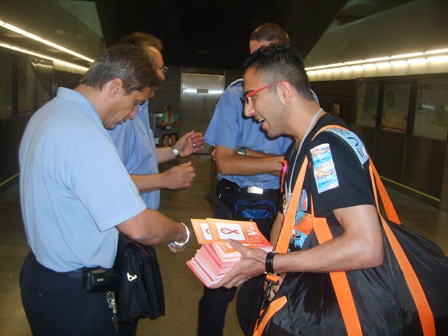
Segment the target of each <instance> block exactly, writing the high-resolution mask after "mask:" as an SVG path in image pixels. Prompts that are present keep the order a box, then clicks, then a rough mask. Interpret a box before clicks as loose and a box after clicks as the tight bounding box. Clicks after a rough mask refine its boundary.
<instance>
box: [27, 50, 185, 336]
mask: <svg viewBox="0 0 448 336" xmlns="http://www.w3.org/2000/svg"><path fill="white" fill-rule="evenodd" d="M159 82H160V79H159V78H158V76H157V75H156V73H155V72H154V69H153V66H152V64H151V62H149V60H148V57H147V54H146V53H145V52H144V51H143V50H142V49H141V48H137V47H134V46H130V45H123V46H117V47H113V48H110V49H108V50H106V51H105V52H104V53H102V54H101V55H100V56H99V58H98V59H97V60H96V61H95V62H94V63H93V64H92V66H91V68H90V70H89V71H88V72H87V73H86V75H85V76H84V77H83V79H82V80H81V84H80V85H78V86H77V87H76V88H75V89H74V90H69V89H64V88H60V89H59V91H58V95H57V97H56V98H54V99H53V100H51V101H50V102H48V103H47V104H45V105H44V106H43V107H42V108H41V109H40V110H38V111H37V112H36V113H35V114H34V115H33V116H32V118H31V119H30V121H29V123H28V125H27V127H26V130H25V133H24V135H23V138H22V141H21V144H20V150H19V162H20V170H21V171H20V197H21V206H22V215H23V220H24V224H25V231H26V234H27V239H28V243H29V245H30V247H31V252H30V253H29V255H28V257H27V258H26V260H25V262H24V264H23V266H22V271H21V276H20V288H21V294H22V303H23V306H24V309H25V312H26V315H27V318H28V321H29V324H30V327H31V330H32V332H33V335H45V336H51V335H55V336H56V335H58V336H59V335H73V336H78V335H92V336H93V335H117V331H116V329H115V327H114V325H113V323H112V313H113V311H112V309H110V308H109V307H108V303H107V301H106V293H105V292H102V293H89V292H87V291H86V290H84V289H83V288H82V283H83V271H86V270H87V269H96V268H98V267H100V268H104V269H110V268H111V267H112V265H113V263H114V260H115V255H116V250H117V241H118V231H121V232H122V233H123V234H125V235H126V236H128V237H129V238H130V239H132V240H135V241H137V242H140V243H143V244H146V245H155V244H164V243H167V244H168V243H170V242H172V243H173V245H172V246H171V245H170V246H171V249H172V250H173V251H180V250H182V249H183V248H184V246H185V243H186V242H187V241H188V236H189V232H188V229H187V228H186V226H185V225H183V224H182V223H180V222H176V221H173V220H171V219H169V218H168V217H166V216H164V215H162V214H160V213H158V212H157V211H154V210H150V209H147V208H146V205H145V203H144V202H143V200H142V199H141V197H140V196H139V192H138V190H137V188H136V187H135V184H134V183H133V182H132V180H131V179H130V177H129V174H128V173H127V171H126V169H125V167H124V166H123V164H122V162H121V160H120V158H119V157H118V154H117V151H116V149H115V145H114V144H113V142H112V140H111V139H110V137H109V135H108V133H107V131H106V129H113V128H114V127H116V125H117V124H119V123H121V122H124V121H125V120H126V119H128V118H132V117H134V116H135V113H136V111H137V107H138V105H139V104H142V103H143V102H145V101H146V100H147V99H148V98H149V97H150V95H151V90H152V89H151V88H152V87H154V86H157V84H158V83H159ZM117 229H118V230H117ZM107 290H108V289H107Z"/></svg>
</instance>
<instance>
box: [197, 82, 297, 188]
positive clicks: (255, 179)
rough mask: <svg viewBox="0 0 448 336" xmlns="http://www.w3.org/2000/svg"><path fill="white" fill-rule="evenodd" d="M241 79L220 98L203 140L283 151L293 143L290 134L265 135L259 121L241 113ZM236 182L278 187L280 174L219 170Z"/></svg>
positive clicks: (234, 146)
mask: <svg viewBox="0 0 448 336" xmlns="http://www.w3.org/2000/svg"><path fill="white" fill-rule="evenodd" d="M242 98H243V83H242V80H241V81H239V82H237V83H236V84H233V85H230V86H229V87H228V88H227V89H226V91H225V92H224V94H223V95H222V97H221V98H220V99H219V102H218V106H217V107H216V110H215V113H214V114H213V118H212V120H211V121H210V124H209V126H208V129H207V132H206V133H205V136H204V140H205V142H207V143H208V144H210V145H212V146H216V145H220V146H223V147H227V148H231V149H234V150H236V149H237V148H238V147H241V146H242V147H246V148H248V149H251V150H254V151H258V152H263V153H267V154H278V155H283V154H284V153H285V152H286V150H287V149H288V147H289V145H290V144H291V143H292V140H291V139H290V138H287V137H284V136H281V137H278V138H276V139H268V138H267V137H266V134H265V133H264V131H263V130H262V129H260V124H258V123H257V122H255V121H254V120H253V119H252V118H245V117H244V115H243V109H244V105H243V101H242ZM219 178H220V179H221V178H225V179H227V180H230V181H232V182H235V183H237V184H238V185H239V186H240V187H242V188H244V187H249V186H256V187H259V188H263V189H280V178H279V177H278V176H273V175H270V174H260V175H252V176H242V175H226V176H223V175H221V174H219Z"/></svg>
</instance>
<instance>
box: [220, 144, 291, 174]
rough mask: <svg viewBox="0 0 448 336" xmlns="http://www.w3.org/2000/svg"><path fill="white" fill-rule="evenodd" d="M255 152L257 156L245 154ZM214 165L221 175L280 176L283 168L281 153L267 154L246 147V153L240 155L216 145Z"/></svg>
mask: <svg viewBox="0 0 448 336" xmlns="http://www.w3.org/2000/svg"><path fill="white" fill-rule="evenodd" d="M248 151H249V154H255V153H258V154H257V155H259V156H251V155H247V153H248ZM215 159H216V165H217V166H218V170H219V172H220V173H221V174H222V175H243V176H251V175H259V174H271V175H276V176H280V175H281V171H282V168H283V164H282V161H283V156H282V155H268V154H264V153H261V152H255V151H252V150H248V149H246V155H240V154H237V153H236V152H235V150H234V149H232V148H228V147H224V146H219V145H217V146H216V151H215Z"/></svg>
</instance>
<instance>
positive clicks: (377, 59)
mask: <svg viewBox="0 0 448 336" xmlns="http://www.w3.org/2000/svg"><path fill="white" fill-rule="evenodd" d="M388 59H390V57H388V56H387V57H377V58H371V59H366V60H365V61H364V62H378V61H385V60H388Z"/></svg>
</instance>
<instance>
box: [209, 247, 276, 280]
mask: <svg viewBox="0 0 448 336" xmlns="http://www.w3.org/2000/svg"><path fill="white" fill-rule="evenodd" d="M227 244H229V245H230V246H232V247H233V248H234V249H236V250H237V251H238V252H240V253H241V259H240V261H238V262H237V263H236V265H235V266H233V267H232V269H231V270H230V272H229V273H227V275H226V276H225V277H224V278H223V279H222V280H221V281H220V282H218V283H217V284H216V285H213V286H211V287H210V288H212V289H214V288H220V287H226V288H232V287H238V286H240V285H241V284H243V283H244V282H245V281H247V280H249V279H251V278H253V277H256V276H257V275H260V274H263V273H264V272H265V270H266V267H265V261H266V254H267V253H266V252H265V251H263V250H262V249H254V248H249V247H245V246H243V245H242V244H241V243H240V242H237V241H235V240H232V239H228V240H227Z"/></svg>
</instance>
